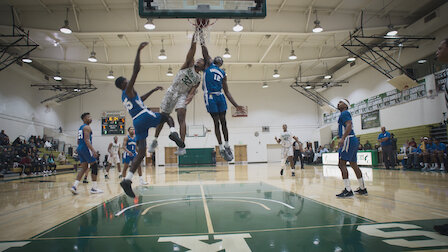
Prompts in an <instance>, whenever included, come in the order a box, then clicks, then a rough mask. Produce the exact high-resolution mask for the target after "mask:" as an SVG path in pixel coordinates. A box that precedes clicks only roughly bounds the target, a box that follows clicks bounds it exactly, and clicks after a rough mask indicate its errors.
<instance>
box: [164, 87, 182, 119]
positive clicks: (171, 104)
mask: <svg viewBox="0 0 448 252" xmlns="http://www.w3.org/2000/svg"><path fill="white" fill-rule="evenodd" d="M186 100H187V94H179V93H175V92H171V91H167V92H166V93H165V96H164V97H163V100H162V104H161V105H160V110H161V112H162V113H167V114H171V112H173V109H178V108H186V107H187V105H186V104H185V102H186Z"/></svg>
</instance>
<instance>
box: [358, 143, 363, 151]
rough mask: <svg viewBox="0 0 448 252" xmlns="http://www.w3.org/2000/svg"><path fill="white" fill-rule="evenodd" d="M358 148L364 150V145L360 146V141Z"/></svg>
mask: <svg viewBox="0 0 448 252" xmlns="http://www.w3.org/2000/svg"><path fill="white" fill-rule="evenodd" d="M358 150H364V146H362V143H361V142H359V145H358Z"/></svg>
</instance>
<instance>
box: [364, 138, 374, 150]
mask: <svg viewBox="0 0 448 252" xmlns="http://www.w3.org/2000/svg"><path fill="white" fill-rule="evenodd" d="M371 149H372V145H371V144H370V142H369V140H367V141H366V143H365V144H364V150H371Z"/></svg>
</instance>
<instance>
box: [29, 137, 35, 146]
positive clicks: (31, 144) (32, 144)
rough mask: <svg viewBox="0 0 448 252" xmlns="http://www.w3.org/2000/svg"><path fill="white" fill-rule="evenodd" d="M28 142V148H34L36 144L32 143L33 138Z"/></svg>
mask: <svg viewBox="0 0 448 252" xmlns="http://www.w3.org/2000/svg"><path fill="white" fill-rule="evenodd" d="M28 142H29V144H28V145H29V146H30V148H35V147H36V143H35V142H34V138H30V140H29V141H28Z"/></svg>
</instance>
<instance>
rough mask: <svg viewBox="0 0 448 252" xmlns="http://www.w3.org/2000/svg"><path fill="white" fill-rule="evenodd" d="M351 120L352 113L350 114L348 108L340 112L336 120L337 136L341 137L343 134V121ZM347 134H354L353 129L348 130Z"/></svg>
mask: <svg viewBox="0 0 448 252" xmlns="http://www.w3.org/2000/svg"><path fill="white" fill-rule="evenodd" d="M351 120H352V115H351V114H350V112H348V110H344V111H342V112H341V115H340V116H339V120H338V124H339V127H338V136H339V138H341V137H342V135H344V132H345V123H346V122H347V121H351ZM349 135H353V136H354V135H355V132H354V131H353V129H352V130H351V131H350V134H349Z"/></svg>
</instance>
